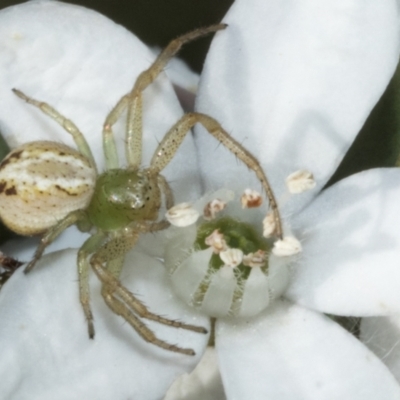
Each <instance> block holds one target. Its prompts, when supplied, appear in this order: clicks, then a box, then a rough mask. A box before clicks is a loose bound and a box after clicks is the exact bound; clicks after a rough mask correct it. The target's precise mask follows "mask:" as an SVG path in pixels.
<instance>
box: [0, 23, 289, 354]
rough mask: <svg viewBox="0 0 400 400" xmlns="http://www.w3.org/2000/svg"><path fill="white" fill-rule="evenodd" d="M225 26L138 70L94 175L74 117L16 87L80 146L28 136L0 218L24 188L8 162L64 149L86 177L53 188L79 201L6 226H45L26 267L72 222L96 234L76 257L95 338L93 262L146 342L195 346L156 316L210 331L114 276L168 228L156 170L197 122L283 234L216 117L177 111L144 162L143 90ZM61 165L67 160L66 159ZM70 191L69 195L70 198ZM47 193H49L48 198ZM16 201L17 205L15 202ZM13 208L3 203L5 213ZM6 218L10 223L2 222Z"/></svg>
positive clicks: (164, 187)
mask: <svg viewBox="0 0 400 400" xmlns="http://www.w3.org/2000/svg"><path fill="white" fill-rule="evenodd" d="M225 27H226V25H225V24H218V25H213V26H210V27H207V28H201V29H196V30H194V31H192V32H189V33H187V34H185V35H183V36H180V37H178V38H177V39H175V40H173V41H172V42H170V44H169V45H168V46H167V47H166V48H165V49H164V50H163V51H162V52H161V53H160V54H159V56H158V57H157V58H156V60H155V61H154V62H153V64H152V65H151V66H150V67H149V68H148V69H147V70H145V71H143V72H142V73H141V74H140V75H139V76H138V78H137V79H136V82H135V84H134V86H133V88H132V90H131V91H130V92H129V93H127V94H126V95H124V96H123V97H122V98H121V99H120V100H119V101H118V103H117V104H116V105H115V107H114V108H113V109H112V110H111V112H110V113H109V114H108V116H107V118H106V120H105V122H104V125H103V149H104V156H105V160H106V170H105V172H103V173H101V174H97V168H96V165H95V161H94V158H93V155H92V153H91V150H90V148H89V146H88V144H87V142H86V139H85V137H84V135H83V134H82V133H81V132H80V131H79V129H78V128H77V126H76V125H75V124H74V123H73V122H72V121H70V120H69V119H67V118H65V117H64V116H63V115H61V114H60V113H59V112H58V111H56V110H55V109H54V108H53V107H51V106H50V105H48V104H47V103H44V102H41V101H38V100H35V99H33V98H31V97H29V96H27V95H25V94H24V93H23V92H21V91H20V90H17V89H13V91H14V93H15V94H16V95H17V96H18V97H20V98H21V99H23V100H25V101H26V102H27V103H29V104H31V105H33V106H35V107H37V108H39V109H40V110H41V111H42V112H43V113H45V114H46V115H48V116H49V117H51V118H52V119H54V120H55V121H56V122H57V123H58V124H60V125H61V126H62V127H63V128H64V129H65V130H66V131H67V132H68V133H69V134H71V135H72V137H73V139H74V142H75V144H76V146H77V149H78V151H75V150H74V149H71V148H68V147H67V146H64V145H60V144H58V143H53V142H32V143H28V144H26V145H24V146H22V147H21V148H18V149H16V150H14V151H13V152H11V153H10V155H8V157H6V159H5V160H3V162H2V164H0V215H1V217H2V219H3V220H4V212H2V209H1V207H2V202H4V201H5V200H4V199H7V200H12V201H13V200H14V199H15V198H17V197H18V195H19V194H20V192H21V187H20V186H18V182H16V181H15V179H17V178H13V179H14V180H11V179H10V178H9V175H7V174H8V172H7V171H9V168H11V169H12V168H13V167H18V165H19V163H20V162H21V160H22V159H23V158H25V159H28V160H33V159H34V158H35V157H36V158H35V162H36V163H41V162H44V161H43V160H44V159H45V158H46V157H43V155H45V154H47V153H49V152H50V153H51V154H52V156H51V157H50V158H52V159H54V160H55V161H54V162H55V163H56V162H57V161H58V160H57V157H58V158H60V157H65V156H66V155H67V157H68V160H69V161H68V162H70V163H71V165H70V167H71V169H72V170H79V171H81V172H82V176H83V177H82V178H81V180H82V181H81V182H80V183H81V184H80V185H79V184H78V186H79V187H78V188H76V187H74V188H71V187H69V186H68V182H67V184H66V185H67V187H63V188H61V189H60V187H59V185H53V186H54V187H55V189H54V190H55V192H57V190H58V192H60V191H61V192H62V193H58V192H57V193H58V195H59V197H61V196H63V195H65V193H67V200H66V203H65V204H66V205H68V206H70V204H69V203H68V201H72V200H71V198H72V191H73V190H75V192H77V193H78V195H77V194H76V193H75V197H78V199H80V202H78V203H76V204H74V207H73V208H74V209H73V210H72V211H70V208H69V209H68V210H67V207H66V208H65V210H67V211H65V210H61V212H64V214H65V215H63V217H62V218H61V219H60V221H59V222H58V223H56V224H55V225H52V226H35V227H32V224H33V223H32V222H29V221H28V222H26V221H24V224H25V225H24V228H21V229H18V228H16V227H15V226H11V225H10V224H11V223H10V224H9V226H10V227H11V229H13V230H15V231H19V233H22V234H36V233H42V232H43V231H44V234H43V236H42V238H41V241H40V244H39V246H38V247H37V249H36V252H35V254H34V257H33V259H32V260H31V261H30V262H29V263H28V265H27V266H26V268H25V272H26V273H28V272H29V271H31V270H32V268H33V267H34V266H35V264H36V263H37V261H38V260H39V259H40V258H41V256H42V254H43V252H44V250H45V248H46V247H47V246H48V245H49V244H50V243H51V242H52V241H54V240H55V239H56V238H57V236H58V235H59V234H60V233H61V232H63V231H64V230H65V229H66V228H67V227H69V226H71V225H73V224H76V225H77V226H78V228H79V229H81V230H82V231H89V230H92V231H93V232H94V233H93V234H92V236H90V237H89V238H88V239H87V240H86V242H85V243H84V244H83V245H82V247H81V248H80V250H79V252H78V260H77V264H78V275H79V293H80V294H79V296H80V303H81V305H82V307H83V311H84V314H85V317H86V320H87V324H88V333H89V337H90V338H94V334H95V330H94V324H93V315H92V311H91V307H90V298H89V271H90V268H92V269H93V271H94V272H95V274H96V275H97V277H98V278H99V279H100V281H101V284H102V290H101V294H102V296H103V298H104V301H105V302H106V304H107V306H108V307H109V308H110V309H111V310H112V311H113V312H114V313H116V314H118V315H120V316H121V317H123V318H124V319H125V320H126V321H127V322H128V323H129V324H130V325H131V326H132V327H133V328H134V329H135V330H136V331H137V333H138V334H139V335H140V336H141V337H142V338H143V339H144V340H145V341H147V342H149V343H152V344H154V345H156V346H159V347H161V348H163V349H165V350H169V351H173V352H177V353H182V354H187V355H194V354H195V353H194V351H193V350H192V349H187V348H181V347H179V346H176V345H173V344H170V343H167V342H165V341H163V340H161V339H159V338H157V337H156V335H155V334H154V333H153V332H152V331H151V330H150V329H149V328H148V327H147V326H146V325H145V324H144V323H143V321H142V319H148V320H153V321H156V322H158V323H160V324H164V325H167V326H171V327H176V328H182V329H187V330H190V331H194V332H199V333H207V331H206V329H204V328H203V327H199V326H195V325H189V324H185V323H183V322H179V321H175V320H171V319H167V318H164V317H161V316H160V315H157V314H155V313H153V312H151V311H150V310H148V309H147V307H146V306H145V305H144V304H143V303H142V302H141V301H140V300H138V299H137V298H136V297H135V296H134V295H133V294H132V293H131V292H130V291H129V290H128V289H127V288H125V287H124V286H123V285H122V284H121V282H120V281H119V276H120V272H121V269H122V266H123V262H124V258H125V254H126V253H127V252H128V251H129V250H130V249H132V248H133V247H134V246H135V243H136V241H137V239H138V237H139V235H140V234H141V233H146V232H156V231H159V230H162V229H165V228H167V227H168V225H169V223H168V222H167V221H166V220H165V219H161V220H160V219H159V210H160V208H161V204H162V198H163V197H164V199H165V206H166V208H167V209H169V208H171V207H172V206H173V194H172V191H171V189H170V187H169V185H168V183H167V181H166V179H165V178H164V177H163V176H162V175H161V172H162V170H163V169H164V168H165V167H166V166H167V164H168V163H169V162H170V161H171V160H172V159H173V157H174V155H175V153H176V152H177V150H178V148H179V146H180V144H181V143H182V141H183V140H184V138H185V136H186V134H187V133H188V132H189V131H190V129H191V128H192V127H193V126H194V125H195V124H196V123H200V124H202V125H203V126H204V127H205V128H206V130H207V131H208V132H209V133H210V134H211V135H212V136H214V137H215V138H216V139H217V140H218V141H219V142H220V143H221V144H223V145H224V146H225V147H226V148H227V149H228V150H230V151H231V152H232V153H233V154H234V155H235V156H236V157H238V158H239V159H240V160H241V161H242V162H244V163H245V164H246V165H247V166H248V167H249V168H250V169H252V170H253V171H254V172H255V174H256V176H257V177H258V179H259V180H260V182H261V184H262V186H263V188H264V189H265V191H266V193H267V196H268V199H269V203H270V206H271V208H272V211H273V214H274V218H275V220H276V223H277V229H276V232H275V233H276V236H278V237H281V236H282V227H281V222H280V217H279V213H278V207H277V204H276V201H275V199H274V196H273V193H272V191H271V189H270V186H269V184H268V181H267V178H266V176H265V174H264V172H263V170H262V168H261V166H260V165H259V163H258V161H257V159H256V158H255V157H254V156H252V155H251V154H250V153H249V152H248V151H247V150H246V149H245V148H244V147H243V146H242V145H240V144H239V143H238V142H237V141H235V140H234V139H233V138H232V137H231V136H230V135H229V134H228V133H227V132H226V131H225V130H224V129H223V128H222V127H221V125H220V124H219V123H218V122H217V121H216V120H214V119H213V118H211V117H209V116H207V115H204V114H200V113H188V114H185V115H184V116H182V118H181V119H180V120H179V121H178V122H177V123H176V124H175V125H174V126H172V128H171V129H170V130H169V131H168V132H167V133H166V135H165V136H164V138H163V139H162V140H161V142H160V143H159V145H158V147H157V149H156V150H155V152H154V155H153V157H152V159H151V162H150V166H149V167H148V168H142V167H141V162H142V93H143V91H144V90H145V89H146V88H147V87H148V86H149V85H150V84H151V83H152V82H153V81H154V80H155V79H156V78H157V76H158V75H159V74H160V73H161V72H162V71H163V69H164V68H165V66H166V64H167V63H168V61H169V60H170V59H171V58H172V57H173V56H174V55H175V54H176V53H177V52H178V51H179V49H180V48H181V47H182V45H184V44H185V43H187V42H189V41H191V40H193V39H196V38H198V37H201V36H203V35H206V34H208V33H211V32H216V31H219V30H222V29H224V28H225ZM126 109H127V111H128V113H127V124H126V126H127V128H126V160H127V167H126V168H122V167H120V165H119V160H118V155H117V150H116V144H115V139H114V134H113V130H112V128H113V125H114V124H115V123H116V122H117V121H118V119H119V118H120V116H121V114H122V113H123V112H124V111H125V110H126ZM47 159H48V157H47ZM61 164H62V165H63V166H64V165H65V164H66V162H65V160H64V161H63V162H61ZM57 168H59V166H58V167H55V171H57ZM24 183H25V182H24ZM24 189H26V188H24ZM28 189H31V188H28ZM68 194H70V196H69V197H70V198H69V199H68ZM41 195H43V193H42V192H40V194H39V195H38V196H39V197H40V196H41ZM54 196H55V195H54ZM64 197H65V196H64ZM50 198H52V197H51V196H50ZM39 200H41V199H39ZM13 204H16V203H15V202H13ZM11 206H12V205H10V204H8V213H9V212H10V207H11ZM53 206H54V205H53ZM31 214H32V213H31ZM18 215H19V217H18V218H19V219H21V220H22V219H23V213H19V214H18ZM4 222H5V223H6V224H7V221H4ZM14 222H15V221H14ZM93 228H94V229H93Z"/></svg>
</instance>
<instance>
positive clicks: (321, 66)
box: [196, 0, 400, 218]
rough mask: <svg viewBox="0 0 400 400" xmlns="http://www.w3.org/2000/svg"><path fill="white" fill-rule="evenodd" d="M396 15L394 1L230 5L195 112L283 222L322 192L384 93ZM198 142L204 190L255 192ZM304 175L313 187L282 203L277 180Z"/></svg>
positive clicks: (202, 138) (206, 143)
mask: <svg viewBox="0 0 400 400" xmlns="http://www.w3.org/2000/svg"><path fill="white" fill-rule="evenodd" d="M398 14H399V11H398V4H397V2H396V1H395V0H384V1H379V2H376V1H375V2H365V1H363V0H339V1H337V0H329V1H328V0H327V1H323V2H321V1H319V0H305V1H301V2H294V1H291V2H285V1H284V2H282V1H281V0H267V1H266V0H237V1H235V2H234V4H233V6H232V7H231V9H230V10H229V12H228V14H227V15H226V17H225V18H224V20H223V21H224V22H226V23H227V24H228V27H227V28H226V29H225V30H224V31H222V32H218V33H217V34H216V37H215V39H214V41H213V43H212V46H211V49H210V51H209V53H208V56H207V60H206V63H205V65H204V69H203V73H202V76H201V80H200V85H199V95H198V98H197V102H196V109H197V111H200V112H203V113H206V114H209V115H211V116H212V117H214V118H216V119H217V120H218V121H219V122H220V123H221V124H222V126H223V127H224V128H225V129H226V130H227V131H228V132H229V133H230V134H231V135H232V136H233V137H234V138H235V139H236V140H237V141H239V142H240V143H242V144H243V145H244V146H245V147H246V148H247V149H248V150H250V151H251V152H252V153H253V155H254V156H255V157H257V158H258V160H259V161H260V162H261V164H262V166H263V168H264V169H265V171H266V173H267V176H268V178H269V180H270V183H271V185H272V188H273V190H274V192H275V194H276V196H277V198H278V200H279V201H280V205H281V209H282V212H283V217H284V218H285V217H287V216H289V215H291V214H292V213H293V212H295V211H296V210H299V209H300V208H302V207H303V206H304V205H305V204H306V203H307V202H309V200H310V199H311V198H312V197H313V196H315V194H316V193H318V191H319V189H321V188H322V187H323V186H324V184H325V183H326V181H327V179H328V178H329V177H330V176H331V174H332V173H333V172H334V171H335V169H336V167H337V166H338V164H339V162H340V160H341V159H342V157H343V155H344V154H345V152H346V150H347V149H348V147H349V146H350V144H351V143H352V141H353V140H354V138H355V136H356V135H357V133H358V131H359V130H360V128H361V127H362V124H363V123H364V121H365V119H366V118H367V116H368V115H369V113H370V111H371V109H372V108H373V106H374V105H375V103H376V102H377V101H378V99H379V98H380V96H381V94H382V92H383V91H384V89H385V87H386V85H387V84H388V82H389V80H390V78H391V76H392V75H393V72H394V70H395V67H396V65H397V62H398V57H399V43H400V32H399V28H400V27H399V16H398ZM196 139H197V141H198V148H199V152H200V153H199V154H200V160H202V163H201V168H202V173H203V175H204V177H205V183H206V186H205V189H206V190H213V189H215V188H218V187H221V186H224V185H226V186H227V187H229V188H231V189H235V190H237V191H238V192H239V193H241V192H242V191H243V189H244V188H245V187H252V188H255V189H257V188H259V187H260V185H259V182H258V181H257V180H256V179H255V177H254V174H252V173H251V172H249V171H248V170H247V168H246V167H244V166H243V165H242V163H240V162H237V159H236V157H234V156H233V155H232V154H229V152H228V151H227V150H224V149H221V146H217V145H216V142H215V139H213V138H210V137H209V135H208V134H207V133H206V132H205V130H203V129H202V128H198V129H197V130H196ZM303 169H305V170H308V171H310V172H311V173H312V174H314V178H315V180H316V183H317V187H316V188H315V189H313V190H310V191H308V192H306V193H303V194H300V195H293V196H289V194H288V192H287V189H286V188H285V179H286V178H287V176H289V174H291V173H293V172H295V171H297V170H303ZM238 176H240V179H238Z"/></svg>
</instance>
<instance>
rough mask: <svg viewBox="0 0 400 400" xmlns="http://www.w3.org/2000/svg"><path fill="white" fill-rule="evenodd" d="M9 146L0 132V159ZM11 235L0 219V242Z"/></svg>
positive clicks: (5, 153) (6, 152)
mask: <svg viewBox="0 0 400 400" xmlns="http://www.w3.org/2000/svg"><path fill="white" fill-rule="evenodd" d="M9 151H10V148H9V147H8V144H7V143H6V141H5V140H4V139H3V136H1V133H0V161H1V160H2V159H3V158H4V157H5V156H6V155H7V154H8V152H9ZM11 236H12V234H11V232H10V231H9V230H8V229H7V228H6V227H5V226H4V225H3V224H2V223H1V221H0V244H1V243H3V242H5V241H6V240H8V239H9V238H10V237H11Z"/></svg>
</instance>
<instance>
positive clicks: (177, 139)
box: [149, 112, 282, 238]
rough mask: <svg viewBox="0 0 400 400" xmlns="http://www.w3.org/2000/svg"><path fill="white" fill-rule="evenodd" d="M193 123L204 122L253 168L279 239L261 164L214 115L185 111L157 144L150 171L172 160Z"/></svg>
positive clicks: (276, 213)
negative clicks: (267, 201) (265, 196)
mask: <svg viewBox="0 0 400 400" xmlns="http://www.w3.org/2000/svg"><path fill="white" fill-rule="evenodd" d="M196 123H200V124H201V125H203V126H204V128H206V130H207V131H208V132H209V133H210V134H211V135H212V136H214V137H215V138H216V139H217V140H218V141H219V142H220V143H221V144H222V145H224V146H225V147H226V148H227V149H228V150H229V151H230V152H231V153H233V154H234V155H235V156H236V157H238V158H239V159H240V160H241V161H242V162H243V163H245V164H246V165H247V167H248V168H250V169H251V170H252V171H254V173H255V174H256V176H257V178H258V179H259V181H260V182H261V184H262V186H263V188H264V190H265V192H266V194H267V197H268V200H269V204H270V207H271V209H272V211H273V213H274V218H275V222H276V227H277V228H276V235H277V236H278V237H279V238H282V223H281V219H280V215H279V209H278V204H277V202H276V200H275V196H274V194H273V192H272V189H271V186H270V184H269V182H268V179H267V177H266V176H265V173H264V171H263V169H262V168H261V165H260V163H259V162H258V160H257V159H256V158H255V157H254V156H253V155H252V154H251V153H250V152H249V151H248V150H246V149H245V148H244V147H243V146H242V145H241V144H240V143H239V142H237V141H236V140H235V139H233V138H232V137H231V136H230V135H229V134H228V133H227V132H226V131H225V130H224V129H223V128H222V126H221V125H220V123H219V122H218V121H216V120H215V119H214V118H211V117H209V116H208V115H205V114H201V113H194V112H193V113H188V114H185V115H184V116H183V117H182V118H181V119H180V120H179V121H178V122H177V123H176V124H175V125H174V126H173V127H172V128H171V129H170V130H169V131H168V133H167V134H166V135H165V136H164V138H163V140H162V141H161V142H160V144H159V145H158V147H157V149H156V151H155V152H154V155H153V158H152V160H151V163H150V168H149V170H150V171H151V172H152V173H159V172H160V171H162V170H163V169H164V168H165V167H166V166H167V165H168V163H169V162H170V161H171V160H172V158H173V157H174V155H175V153H176V151H177V150H178V148H179V146H180V145H181V143H182V141H183V139H184V138H185V136H186V134H187V133H188V132H189V131H190V129H191V128H192V127H193V126H194V125H195V124H196Z"/></svg>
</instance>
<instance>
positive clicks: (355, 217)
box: [286, 168, 400, 316]
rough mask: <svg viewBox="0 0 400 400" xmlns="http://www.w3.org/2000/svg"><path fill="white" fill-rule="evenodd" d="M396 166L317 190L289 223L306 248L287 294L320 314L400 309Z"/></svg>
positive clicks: (369, 313) (399, 196)
mask: <svg viewBox="0 0 400 400" xmlns="http://www.w3.org/2000/svg"><path fill="white" fill-rule="evenodd" d="M399 199H400V169H395V168H393V169H390V168H387V169H383V168H382V169H373V170H369V171H364V172H361V173H359V174H355V175H353V176H351V177H349V178H346V179H344V180H342V181H340V182H338V183H337V184H335V185H334V186H332V187H331V188H329V189H327V190H326V191H324V192H322V193H321V195H320V196H318V198H317V199H315V200H314V201H313V202H312V203H311V204H310V205H309V206H308V207H307V208H306V209H305V210H304V211H303V212H301V213H300V214H299V215H298V216H297V217H296V218H293V220H292V228H293V231H294V232H295V235H296V237H297V238H299V239H300V241H301V242H302V245H303V252H302V253H301V255H300V257H299V258H298V262H297V263H295V264H294V265H293V271H292V273H293V275H292V279H291V285H290V287H289V288H288V291H287V292H286V296H287V297H288V298H289V299H291V300H292V301H295V302H297V303H300V304H302V305H304V306H306V307H309V308H313V309H316V310H319V311H322V312H325V313H332V314H339V315H353V316H378V315H387V314H390V313H396V312H400V268H399V265H400V228H399V227H400V218H399V215H400V201H399Z"/></svg>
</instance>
